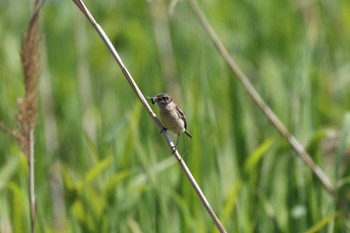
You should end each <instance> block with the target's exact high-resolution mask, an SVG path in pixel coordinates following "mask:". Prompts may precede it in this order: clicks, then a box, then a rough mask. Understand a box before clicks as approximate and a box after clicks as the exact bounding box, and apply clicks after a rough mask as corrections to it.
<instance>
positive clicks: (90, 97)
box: [0, 0, 350, 233]
mask: <svg viewBox="0 0 350 233" xmlns="http://www.w3.org/2000/svg"><path fill="white" fill-rule="evenodd" d="M86 4H87V6H88V7H89V9H90V10H91V12H92V13H93V14H94V16H95V19H96V20H97V21H98V22H99V24H100V25H101V26H102V27H103V28H104V30H105V32H106V33H107V34H108V36H109V37H110V38H111V40H112V42H113V44H114V46H115V47H116V48H117V49H118V52H119V53H120V55H121V57H122V58H123V60H124V63H125V64H126V65H127V67H128V69H129V71H130V72H131V74H132V76H133V77H134V79H135V81H136V82H137V83H138V85H139V87H140V89H141V90H142V92H143V93H144V94H145V95H147V96H153V95H156V94H158V93H160V92H164V91H166V92H169V93H171V94H172V95H173V96H174V98H175V99H176V100H177V102H179V104H180V105H181V107H182V109H183V110H184V112H185V113H186V116H187V120H188V123H189V124H188V127H189V128H188V129H189V131H190V132H191V134H192V135H193V139H192V140H190V139H188V138H186V137H181V139H180V144H179V150H180V152H181V154H182V155H184V159H185V161H186V163H187V165H188V167H189V168H190V170H191V171H192V173H193V175H194V177H195V178H196V180H197V182H198V183H199V185H200V186H201V188H202V190H203V192H204V193H205V195H206V196H207V198H208V200H209V202H210V204H211V205H212V207H213V209H214V210H215V212H216V213H217V215H218V217H219V219H220V220H221V221H222V222H223V224H224V226H225V228H226V229H227V231H228V232H286V233H288V232H291V233H292V232H293V233H294V232H309V233H311V232H336V233H338V232H348V231H349V230H350V221H349V220H348V216H349V212H348V211H349V209H348V208H349V200H348V198H349V173H350V170H349V139H350V135H349V133H350V131H349V129H350V115H349V114H348V112H347V108H348V106H349V104H350V95H349V91H348V90H349V88H350V82H349V80H350V79H349V77H350V76H349V74H350V66H349V62H348V61H349V60H350V45H349V41H350V30H348V29H349V28H350V17H349V15H350V2H349V1H346V0H339V1H329V2H327V1H319V2H318V1H314V2H307V3H306V2H305V3H304V2H302V1H300V2H299V1H277V0H266V1H260V2H259V1H257V2H254V1H229V0H226V1H220V2H219V1H208V0H205V1H201V2H200V5H201V7H202V9H203V10H204V12H205V15H206V16H207V18H208V21H209V22H210V23H211V25H212V26H213V28H214V29H215V31H216V32H217V34H218V36H219V37H220V39H221V40H222V41H223V43H224V44H225V46H226V47H227V48H228V50H229V52H230V54H231V55H232V56H233V57H234V58H235V59H236V61H237V63H238V65H239V66H240V67H241V69H242V70H243V71H244V72H245V73H246V74H247V76H248V77H249V78H250V80H251V82H252V83H253V85H254V86H255V87H256V89H257V91H258V92H259V93H260V94H261V95H262V97H263V99H265V100H266V101H267V103H268V104H269V106H270V107H271V108H272V110H273V111H274V112H275V113H276V114H277V116H278V117H279V118H280V119H281V121H282V122H284V123H285V125H286V126H287V128H288V129H289V130H290V131H291V133H292V134H293V135H295V137H296V138H297V139H298V140H300V141H301V142H302V144H303V145H304V146H305V147H306V149H307V150H308V152H309V154H310V155H311V156H312V158H313V159H314V160H315V162H316V163H317V164H318V165H319V166H320V167H321V168H322V169H323V170H324V171H325V173H326V175H327V176H328V177H329V178H330V179H331V181H332V182H333V184H334V185H335V187H336V189H337V192H336V194H335V195H331V194H329V193H328V192H327V191H326V190H325V189H324V187H323V186H322V184H321V183H320V182H319V180H317V179H316V178H315V177H314V176H313V174H312V172H311V171H310V169H309V168H308V167H306V165H305V164H304V163H303V162H302V161H301V160H300V158H299V157H298V156H296V154H295V152H294V151H293V150H292V148H291V147H290V145H289V144H288V143H287V142H286V141H285V140H284V139H283V138H282V137H281V135H280V134H279V133H278V132H277V130H276V129H275V128H274V127H273V126H272V125H271V123H270V122H269V121H268V120H267V119H266V116H265V115H264V114H263V113H262V112H261V110H260V109H259V108H258V107H257V106H256V105H255V104H254V102H253V101H252V100H251V98H250V97H249V95H248V94H247V92H246V90H245V89H244V88H243V87H242V85H241V84H240V83H239V82H238V80H236V77H235V75H234V74H233V73H232V72H231V71H230V69H229V68H228V67H227V66H226V64H225V62H224V60H223V59H222V57H221V55H220V54H219V53H218V52H217V51H216V49H215V47H214V46H213V45H212V42H211V41H210V39H209V37H208V36H207V34H206V33H205V31H204V30H203V28H202V26H201V25H200V23H199V21H198V19H197V18H196V16H195V14H194V13H193V11H192V10H191V7H190V4H189V3H188V2H187V1H180V2H179V3H178V4H177V5H176V7H175V8H171V7H170V6H172V5H171V2H170V1H165V2H162V1H157V0H153V1H151V2H149V1H126V0H124V1H95V2H93V1H88V2H86ZM25 6H27V7H25ZM169 7H170V9H171V12H173V13H169ZM31 8H32V7H31V2H27V3H25V5H24V4H23V3H21V2H16V1H10V2H7V3H6V4H5V3H0V17H1V20H0V32H1V35H2V46H1V47H0V56H1V58H0V72H1V74H0V77H1V78H0V122H2V123H4V124H5V125H7V126H9V127H11V128H12V127H13V126H14V127H16V125H18V122H17V121H16V117H15V116H16V114H17V112H18V106H17V100H18V98H19V97H21V96H24V95H25V88H24V84H23V74H22V65H21V56H20V52H21V41H22V38H23V37H24V34H25V31H26V28H27V25H28V19H29V18H30V15H31ZM167 15H168V18H167ZM41 27H42V30H41V31H42V34H43V37H42V38H41V48H42V49H41V60H42V61H41V63H42V64H41V77H40V84H39V86H38V92H37V93H38V111H39V112H38V114H37V125H36V130H35V175H36V206H37V216H36V217H37V219H36V220H37V222H36V226H37V227H36V228H37V229H36V231H37V232H84V233H85V232H170V233H171V232H174V233H175V232H215V231H216V230H215V227H214V225H213V223H212V221H211V219H210V217H209V216H208V215H207V213H206V212H205V209H204V207H203V206H202V204H201V202H200V201H199V199H198V197H197V196H196V194H195V192H194V191H193V189H192V188H191V186H190V184H189V183H188V181H187V179H186V177H185V175H184V174H183V172H182V170H181V169H180V167H179V166H178V164H177V163H176V160H175V159H174V158H173V157H172V156H171V153H170V152H169V149H168V148H167V147H166V145H165V143H164V141H163V139H162V138H161V135H160V134H159V132H158V129H157V128H156V127H155V126H154V124H153V122H152V121H151V120H150V118H149V117H148V115H147V112H146V111H145V110H144V109H143V108H142V105H141V104H140V102H139V100H138V99H137V98H136V96H135V94H134V93H133V92H132V91H131V89H130V87H129V86H128V84H127V82H126V81H125V79H124V77H123V74H122V73H121V72H120V70H119V68H118V67H117V65H116V64H115V62H114V61H113V59H112V57H111V56H110V54H109V52H108V51H107V49H106V48H105V46H104V44H103V42H102V41H101V39H100V38H99V37H98V35H97V34H96V33H95V31H94V30H93V28H92V27H91V25H89V24H88V22H87V21H86V20H85V18H84V17H83V15H82V14H81V13H80V12H79V11H78V9H77V8H76V7H75V5H74V4H73V2H72V1H46V2H45V4H44V6H43V9H42V15H41ZM155 110H156V109H155ZM174 138H175V137H174ZM0 139H1V140H0V151H1V153H0V154H1V155H2V156H1V157H0V162H1V163H0V164H1V165H0V206H1V211H0V232H5V233H7V232H29V231H30V211H29V208H30V207H29V202H28V199H29V198H28V193H29V191H28V190H29V187H28V182H27V180H28V166H27V158H26V157H25V156H24V155H23V153H22V152H21V150H20V147H19V146H18V145H17V144H16V141H15V140H13V138H12V137H11V136H10V135H8V134H7V133H6V132H1V133H0Z"/></svg>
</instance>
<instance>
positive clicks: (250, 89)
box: [188, 0, 335, 194]
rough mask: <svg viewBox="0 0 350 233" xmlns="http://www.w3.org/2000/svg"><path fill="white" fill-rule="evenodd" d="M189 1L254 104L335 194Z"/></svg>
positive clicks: (330, 184)
mask: <svg viewBox="0 0 350 233" xmlns="http://www.w3.org/2000/svg"><path fill="white" fill-rule="evenodd" d="M188 1H189V2H190V5H191V7H192V9H193V11H194V12H195V14H196V15H197V17H198V19H199V21H200V23H201V24H202V26H203V27H204V29H205V31H206V32H207V33H208V36H209V37H210V39H211V41H212V42H213V44H214V45H215V47H216V48H217V50H218V51H219V53H220V55H221V56H222V57H223V58H224V60H225V62H226V63H227V65H228V66H229V67H230V68H231V70H232V71H233V73H235V74H236V77H237V78H238V80H239V81H240V82H241V83H242V85H243V86H244V88H245V89H246V90H247V92H248V93H249V95H250V96H251V98H252V99H253V100H254V102H255V103H256V104H257V105H258V106H259V108H260V109H261V110H262V111H263V112H264V113H265V115H266V116H267V118H268V119H269V121H270V122H271V123H272V124H273V125H274V126H275V127H276V128H277V130H278V132H279V133H280V134H281V135H282V136H283V137H284V138H285V139H286V140H287V141H288V143H289V144H290V145H291V146H292V148H293V149H294V151H295V152H296V153H297V155H299V157H300V158H301V159H302V160H303V161H304V162H305V164H306V165H307V166H308V167H309V168H310V169H311V170H312V172H313V174H314V175H315V176H316V177H317V179H318V180H319V181H320V182H321V184H322V185H323V186H324V188H325V189H326V190H327V191H328V192H329V193H331V194H334V193H335V189H334V186H333V184H332V182H331V181H330V179H329V178H328V177H327V175H326V174H325V173H324V172H323V170H322V169H321V168H320V167H319V166H318V165H317V164H316V163H315V161H314V160H313V159H312V158H311V156H310V155H309V154H308V153H307V152H306V150H305V148H304V147H303V146H302V145H301V143H300V142H299V141H298V140H297V139H296V138H295V137H294V136H293V135H292V134H291V133H290V132H289V131H288V129H287V128H286V127H285V126H284V124H283V123H282V122H281V121H280V120H279V118H278V117H277V115H276V114H275V113H274V112H273V111H272V109H271V108H270V107H269V106H268V105H267V104H266V102H265V101H264V100H263V99H262V97H261V96H260V95H259V93H258V92H257V91H256V90H255V89H254V87H253V85H252V84H251V83H250V81H249V79H248V78H247V76H246V75H245V74H244V73H243V72H242V70H241V69H240V68H239V66H238V65H237V63H236V62H235V60H234V59H233V58H232V57H231V55H230V54H229V53H228V51H227V49H226V48H225V46H224V45H223V43H222V42H221V40H220V38H219V37H218V36H217V35H216V33H215V31H214V30H213V28H212V27H211V26H210V24H209V23H208V20H207V19H206V17H205V16H204V14H203V12H202V11H201V9H200V8H199V6H198V4H197V2H196V1H195V0H188Z"/></svg>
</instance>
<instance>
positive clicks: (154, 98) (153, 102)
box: [147, 96, 156, 104]
mask: <svg viewBox="0 0 350 233" xmlns="http://www.w3.org/2000/svg"><path fill="white" fill-rule="evenodd" d="M147 98H148V99H150V100H151V102H152V104H155V103H156V97H149V96H147Z"/></svg>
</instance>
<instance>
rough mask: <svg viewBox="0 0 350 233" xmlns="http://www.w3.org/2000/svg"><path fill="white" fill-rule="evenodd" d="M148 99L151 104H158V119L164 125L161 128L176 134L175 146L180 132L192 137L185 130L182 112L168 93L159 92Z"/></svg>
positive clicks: (185, 123) (184, 118)
mask: <svg viewBox="0 0 350 233" xmlns="http://www.w3.org/2000/svg"><path fill="white" fill-rule="evenodd" d="M150 99H151V102H152V104H155V103H157V104H158V107H159V115H160V120H161V122H162V123H163V126H164V129H163V130H170V131H172V132H173V133H175V134H177V140H176V145H175V148H176V147H177V145H178V143H179V137H180V134H181V133H185V134H186V135H187V136H188V137H190V138H192V135H191V134H190V133H189V132H188V131H187V121H186V117H185V115H184V113H183V112H182V111H181V109H180V108H179V107H178V106H177V105H176V104H175V103H174V101H173V99H172V98H171V96H170V95H168V94H167V93H161V94H159V95H157V96H155V97H150Z"/></svg>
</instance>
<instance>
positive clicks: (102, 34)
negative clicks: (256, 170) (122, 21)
mask: <svg viewBox="0 0 350 233" xmlns="http://www.w3.org/2000/svg"><path fill="white" fill-rule="evenodd" d="M73 2H74V3H75V4H76V5H77V7H78V8H79V9H80V10H81V12H82V13H83V14H84V15H85V16H86V18H87V19H88V20H89V22H90V23H91V24H92V26H93V27H94V28H95V30H96V32H97V33H98V34H99V35H100V37H101V39H102V40H103V41H104V42H105V44H106V46H107V47H108V49H109V51H110V52H111V53H112V56H113V57H114V59H115V60H116V62H117V63H118V65H119V67H120V69H121V71H122V72H123V74H124V76H125V78H126V80H127V81H128V82H129V84H130V86H131V88H132V89H133V91H134V92H135V94H136V95H137V97H138V98H139V99H140V101H141V103H142V104H143V106H144V107H145V108H146V109H147V111H148V113H149V115H150V117H151V118H152V120H153V121H154V123H155V124H156V126H157V127H158V129H159V131H161V132H162V135H163V138H164V139H165V141H166V143H167V145H168V147H169V149H170V151H173V148H175V145H174V143H173V142H172V140H171V139H170V137H169V135H168V134H167V133H166V132H165V130H162V129H163V125H162V124H161V122H160V121H159V119H158V118H157V116H156V114H155V113H154V112H153V110H152V108H151V107H150V106H149V104H148V102H147V100H146V98H145V96H144V95H143V94H142V92H141V90H140V89H139V87H138V86H137V84H136V82H135V81H134V79H133V78H132V76H131V74H130V73H129V71H128V69H127V68H126V66H125V65H124V63H123V61H122V59H121V58H120V56H119V54H118V52H117V51H116V49H115V48H114V46H113V45H112V43H111V41H110V40H109V38H108V37H107V35H106V34H105V32H104V30H103V29H102V28H101V27H100V25H98V24H97V22H96V21H95V19H94V18H93V16H92V15H91V13H90V12H89V10H88V9H87V7H86V6H85V5H84V3H83V2H82V1H81V0H73ZM173 155H174V156H175V158H176V160H177V161H178V162H179V163H180V165H181V167H182V169H183V171H184V172H185V174H186V177H187V178H188V180H189V182H190V183H191V185H192V187H193V188H194V189H195V191H196V193H197V195H198V196H199V198H200V200H201V202H202V203H203V205H204V207H205V209H206V210H207V212H208V214H209V215H210V217H211V218H212V220H213V222H214V223H215V225H216V227H217V229H218V230H219V231H220V232H221V233H225V232H226V230H225V228H224V226H223V225H222V223H221V222H220V220H219V219H218V217H217V216H216V214H215V212H214V210H213V209H212V208H211V206H210V204H209V202H208V200H207V199H206V197H205V195H204V194H203V192H202V190H201V189H200V187H199V185H198V184H197V182H196V180H195V179H194V177H193V176H192V174H191V171H190V170H189V168H188V167H187V165H186V163H185V162H184V160H183V159H182V157H181V155H180V154H179V152H178V151H177V150H175V152H174V153H173Z"/></svg>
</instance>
